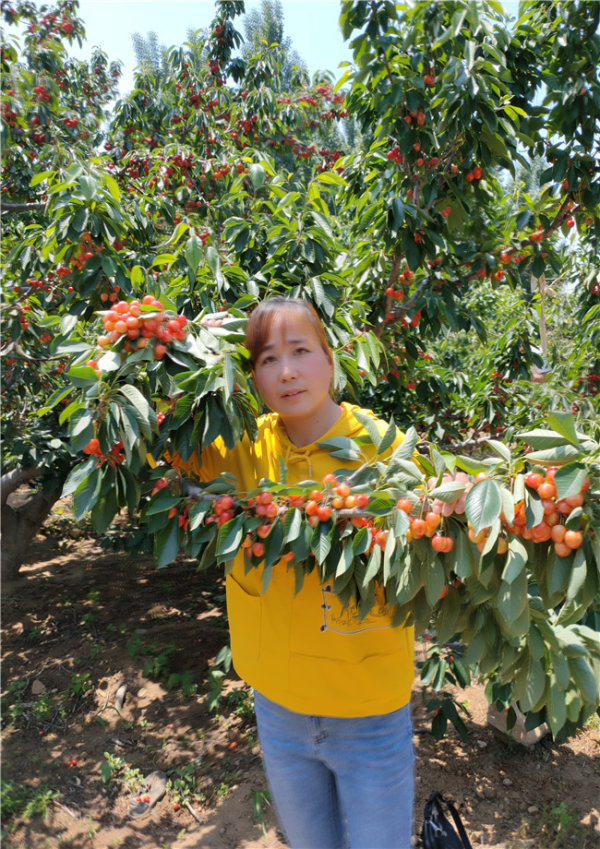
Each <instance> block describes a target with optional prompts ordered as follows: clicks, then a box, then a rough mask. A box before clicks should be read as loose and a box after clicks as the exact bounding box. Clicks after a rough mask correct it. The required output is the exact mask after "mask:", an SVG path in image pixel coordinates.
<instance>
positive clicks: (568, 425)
mask: <svg viewBox="0 0 600 849" xmlns="http://www.w3.org/2000/svg"><path fill="white" fill-rule="evenodd" d="M546 419H547V421H548V424H549V425H550V426H551V427H553V428H554V430H555V431H556V432H557V433H560V434H561V436H564V437H565V439H568V440H569V442H570V443H572V444H573V445H579V440H578V439H577V434H576V433H575V419H574V418H573V415H572V413H567V412H561V411H558V410H554V411H548V413H547V414H546Z"/></svg>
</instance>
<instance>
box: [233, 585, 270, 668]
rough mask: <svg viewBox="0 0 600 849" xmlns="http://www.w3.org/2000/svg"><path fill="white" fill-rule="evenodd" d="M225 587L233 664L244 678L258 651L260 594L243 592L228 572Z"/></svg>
mask: <svg viewBox="0 0 600 849" xmlns="http://www.w3.org/2000/svg"><path fill="white" fill-rule="evenodd" d="M226 589H227V616H228V619H229V633H230V637H231V654H232V657H233V665H234V667H235V670H236V672H237V673H238V675H239V676H240V677H241V678H244V679H245V680H246V679H247V675H248V674H251V672H252V670H253V669H254V667H255V666H256V663H257V661H258V658H259V654H260V639H261V628H262V606H263V605H262V597H261V596H260V595H252V594H251V593H249V592H247V591H246V590H245V589H244V588H243V587H242V586H241V585H240V584H239V583H238V582H237V581H236V579H235V578H234V577H233V576H232V575H228V576H227V583H226Z"/></svg>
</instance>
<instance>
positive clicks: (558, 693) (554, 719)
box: [547, 682, 567, 737]
mask: <svg viewBox="0 0 600 849" xmlns="http://www.w3.org/2000/svg"><path fill="white" fill-rule="evenodd" d="M552 684H553V685H551V686H550V698H549V701H548V705H547V709H548V724H549V725H550V729H551V731H552V735H553V736H554V737H556V736H557V735H558V732H559V731H560V730H561V728H562V727H563V725H564V724H565V722H566V721H567V701H566V696H565V691H564V690H561V689H560V688H559V687H558V686H556V685H555V684H554V682H552Z"/></svg>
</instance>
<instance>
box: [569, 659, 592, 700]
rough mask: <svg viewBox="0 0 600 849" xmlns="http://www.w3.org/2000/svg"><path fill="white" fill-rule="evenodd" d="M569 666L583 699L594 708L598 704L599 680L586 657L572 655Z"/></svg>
mask: <svg viewBox="0 0 600 849" xmlns="http://www.w3.org/2000/svg"><path fill="white" fill-rule="evenodd" d="M569 666H570V668H571V673H572V678H573V679H574V680H575V683H576V684H577V687H578V689H579V692H580V693H581V697H582V699H583V701H584V702H585V703H586V704H587V705H591V706H592V707H593V708H594V709H595V708H596V707H597V705H598V681H597V679H596V676H595V675H594V672H593V670H592V668H591V666H590V664H589V663H588V661H587V660H586V659H585V658H584V657H570V658H569Z"/></svg>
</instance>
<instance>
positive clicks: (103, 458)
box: [83, 436, 125, 469]
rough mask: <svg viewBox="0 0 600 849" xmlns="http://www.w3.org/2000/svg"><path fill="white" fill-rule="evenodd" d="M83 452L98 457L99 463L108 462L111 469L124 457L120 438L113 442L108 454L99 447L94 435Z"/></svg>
mask: <svg viewBox="0 0 600 849" xmlns="http://www.w3.org/2000/svg"><path fill="white" fill-rule="evenodd" d="M83 453H84V454H89V455H91V456H92V457H98V460H99V462H100V463H108V464H109V465H110V466H112V467H113V469H114V468H115V466H119V465H120V464H121V463H122V462H123V461H124V459H125V455H124V454H123V441H122V440H119V441H118V442H115V444H114V445H113V447H112V448H111V449H110V451H109V452H108V454H104V453H103V452H102V449H101V448H100V442H99V440H98V439H97V438H96V437H95V436H94V437H93V438H92V439H90V441H89V442H88V444H87V445H86V446H85V448H84V449H83Z"/></svg>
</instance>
